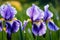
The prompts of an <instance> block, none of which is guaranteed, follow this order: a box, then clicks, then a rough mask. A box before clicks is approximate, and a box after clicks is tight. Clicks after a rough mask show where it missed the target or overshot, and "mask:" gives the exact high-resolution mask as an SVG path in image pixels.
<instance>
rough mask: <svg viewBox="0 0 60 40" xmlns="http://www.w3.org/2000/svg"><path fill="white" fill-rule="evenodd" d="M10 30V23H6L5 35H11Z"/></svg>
mask: <svg viewBox="0 0 60 40" xmlns="http://www.w3.org/2000/svg"><path fill="white" fill-rule="evenodd" d="M11 28H12V26H11V24H10V22H6V32H7V33H9V34H11Z"/></svg>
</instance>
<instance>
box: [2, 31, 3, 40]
mask: <svg viewBox="0 0 60 40" xmlns="http://www.w3.org/2000/svg"><path fill="white" fill-rule="evenodd" d="M2 40H3V31H2Z"/></svg>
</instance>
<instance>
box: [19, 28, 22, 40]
mask: <svg viewBox="0 0 60 40" xmlns="http://www.w3.org/2000/svg"><path fill="white" fill-rule="evenodd" d="M19 40H23V34H22V30H21V27H20V36H19Z"/></svg>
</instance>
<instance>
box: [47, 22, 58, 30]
mask: <svg viewBox="0 0 60 40" xmlns="http://www.w3.org/2000/svg"><path fill="white" fill-rule="evenodd" d="M48 28H49V29H50V30H52V31H56V30H59V28H58V27H57V26H56V25H55V24H54V22H53V21H49V22H48Z"/></svg>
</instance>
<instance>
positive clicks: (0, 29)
mask: <svg viewBox="0 0 60 40" xmlns="http://www.w3.org/2000/svg"><path fill="white" fill-rule="evenodd" d="M2 27H3V25H2V21H0V31H2Z"/></svg>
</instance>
